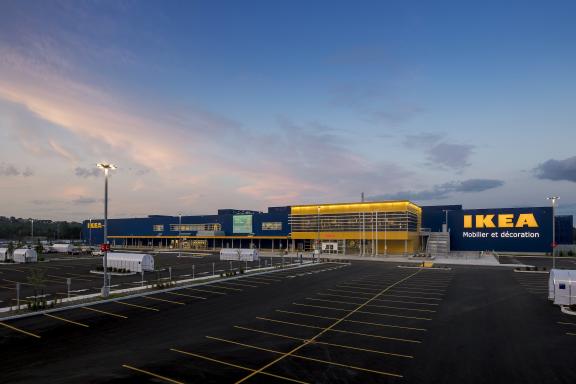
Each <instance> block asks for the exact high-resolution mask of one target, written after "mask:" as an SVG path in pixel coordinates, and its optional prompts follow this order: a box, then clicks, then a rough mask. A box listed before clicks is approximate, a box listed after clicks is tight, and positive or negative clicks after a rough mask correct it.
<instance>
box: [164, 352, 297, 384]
mask: <svg viewBox="0 0 576 384" xmlns="http://www.w3.org/2000/svg"><path fill="white" fill-rule="evenodd" d="M170 350H171V351H173V352H177V353H181V354H184V355H188V356H193V357H197V358H199V359H204V360H207V361H211V362H214V363H218V364H222V365H227V366H229V367H234V368H238V369H242V370H244V371H248V372H254V371H255V369H252V368H248V367H244V366H242V365H238V364H234V363H228V362H226V361H223V360H218V359H214V358H212V357H208V356H204V355H199V354H197V353H192V352H186V351H181V350H179V349H175V348H170ZM262 374H263V375H266V376H271V377H275V378H277V379H282V380H287V381H291V382H293V383H301V384H308V383H307V382H305V381H300V380H296V379H291V378H289V377H284V376H280V375H275V374H273V373H269V372H262Z"/></svg>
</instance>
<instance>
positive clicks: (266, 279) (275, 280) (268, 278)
mask: <svg viewBox="0 0 576 384" xmlns="http://www.w3.org/2000/svg"><path fill="white" fill-rule="evenodd" d="M245 278H250V279H254V280H263V281H273V282H275V283H277V282H279V281H282V279H273V278H271V277H263V276H261V275H258V276H257V277H256V276H250V275H248V276H246V277H245Z"/></svg>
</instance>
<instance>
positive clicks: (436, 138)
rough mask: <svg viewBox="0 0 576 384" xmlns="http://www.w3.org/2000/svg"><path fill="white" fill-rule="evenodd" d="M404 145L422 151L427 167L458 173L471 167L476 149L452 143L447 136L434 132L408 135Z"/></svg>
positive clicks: (467, 145) (472, 146) (468, 145)
mask: <svg viewBox="0 0 576 384" xmlns="http://www.w3.org/2000/svg"><path fill="white" fill-rule="evenodd" d="M403 144H404V146H405V147H406V148H410V149H422V150H423V151H424V154H425V156H426V160H427V163H426V165H427V166H429V167H433V168H441V169H451V170H456V171H461V170H462V169H464V168H466V167H468V166H470V162H469V159H470V156H471V155H472V154H473V153H474V148H475V147H474V145H470V144H455V143H450V142H448V141H447V140H446V137H445V135H443V134H440V133H434V132H422V133H419V134H416V135H406V136H405V137H404V141H403Z"/></svg>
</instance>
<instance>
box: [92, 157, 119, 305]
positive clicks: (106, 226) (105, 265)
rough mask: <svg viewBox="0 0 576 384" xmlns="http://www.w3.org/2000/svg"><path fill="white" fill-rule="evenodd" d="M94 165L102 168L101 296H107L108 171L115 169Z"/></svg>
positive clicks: (104, 165) (108, 287)
mask: <svg viewBox="0 0 576 384" xmlns="http://www.w3.org/2000/svg"><path fill="white" fill-rule="evenodd" d="M96 166H97V167H98V168H100V169H103V170H104V241H103V243H104V247H103V248H104V258H103V259H102V263H103V267H104V285H103V287H102V297H108V295H109V294H110V284H108V173H109V172H110V170H113V169H116V166H115V165H114V164H110V163H98V164H96Z"/></svg>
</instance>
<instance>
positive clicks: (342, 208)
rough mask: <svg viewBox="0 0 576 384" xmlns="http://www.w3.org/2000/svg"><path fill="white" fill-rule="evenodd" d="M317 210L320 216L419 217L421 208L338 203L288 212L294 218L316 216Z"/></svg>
mask: <svg viewBox="0 0 576 384" xmlns="http://www.w3.org/2000/svg"><path fill="white" fill-rule="evenodd" d="M318 209H320V214H321V215H322V214H336V213H359V212H360V213H361V212H405V211H408V212H413V213H415V214H417V215H418V216H420V215H421V214H422V208H420V207H419V206H417V205H416V204H414V203H412V202H410V201H380V202H369V203H339V204H313V205H295V206H292V207H291V209H290V211H291V214H292V215H294V216H297V215H317V214H318Z"/></svg>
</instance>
